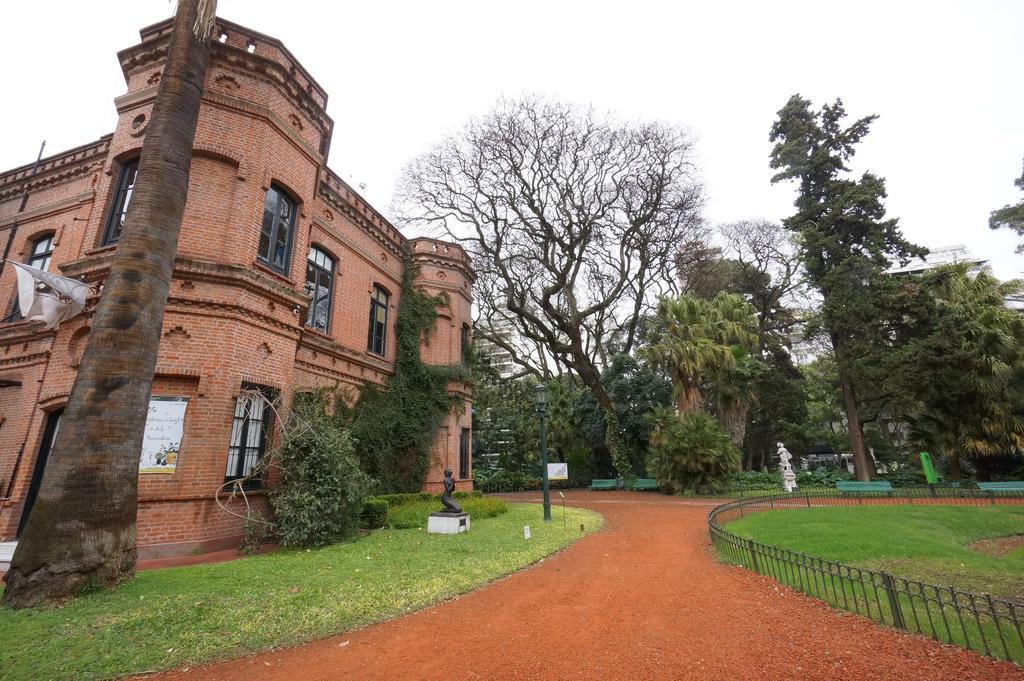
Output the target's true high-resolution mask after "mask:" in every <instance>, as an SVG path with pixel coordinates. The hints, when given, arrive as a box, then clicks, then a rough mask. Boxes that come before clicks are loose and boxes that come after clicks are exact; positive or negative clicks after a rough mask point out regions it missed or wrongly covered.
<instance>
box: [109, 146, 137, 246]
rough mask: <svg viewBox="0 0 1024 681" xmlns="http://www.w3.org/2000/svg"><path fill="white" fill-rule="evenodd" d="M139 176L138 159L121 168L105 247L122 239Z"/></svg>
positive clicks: (111, 208)
mask: <svg viewBox="0 0 1024 681" xmlns="http://www.w3.org/2000/svg"><path fill="white" fill-rule="evenodd" d="M138 174H139V161H138V159H136V160H134V161H129V162H128V163H125V164H124V165H123V166H122V167H121V175H120V176H119V177H118V179H117V194H115V195H114V203H113V204H111V206H110V216H109V217H108V218H107V228H106V230H105V231H104V232H103V245H104V246H106V245H107V244H114V243H117V241H118V239H120V238H121V229H122V228H123V227H124V216H125V215H126V214H127V213H128V204H129V203H131V201H132V191H133V190H134V189H135V179H136V176H137V175H138Z"/></svg>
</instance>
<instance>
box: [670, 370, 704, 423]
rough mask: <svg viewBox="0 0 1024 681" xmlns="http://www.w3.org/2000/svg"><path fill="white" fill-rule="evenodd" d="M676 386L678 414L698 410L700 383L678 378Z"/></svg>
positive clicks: (699, 405)
mask: <svg viewBox="0 0 1024 681" xmlns="http://www.w3.org/2000/svg"><path fill="white" fill-rule="evenodd" d="M676 386H677V388H676V411H678V412H679V416H683V415H684V414H690V413H692V412H695V411H700V410H701V403H700V402H701V400H700V385H699V384H695V383H691V382H689V381H687V380H686V379H685V378H683V379H678V382H677V384H676Z"/></svg>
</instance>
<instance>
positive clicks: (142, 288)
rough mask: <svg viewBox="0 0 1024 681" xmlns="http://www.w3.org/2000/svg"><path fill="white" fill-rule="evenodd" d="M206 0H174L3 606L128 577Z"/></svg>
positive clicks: (203, 62) (201, 66) (209, 19)
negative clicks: (114, 241) (119, 212)
mask: <svg viewBox="0 0 1024 681" xmlns="http://www.w3.org/2000/svg"><path fill="white" fill-rule="evenodd" d="M215 13H216V2H215V1H214V0H178V7H177V12H176V14H175V18H174V27H173V31H172V33H171V37H170V46H169V49H168V53H167V63H166V64H165V66H164V71H163V77H162V78H161V80H160V86H159V89H158V90H157V95H156V101H155V103H154V105H153V114H152V118H151V123H150V125H149V128H148V129H147V131H146V139H145V143H144V144H143V148H142V157H141V159H140V161H139V173H138V182H137V183H136V185H135V190H134V193H133V195H132V202H131V205H130V206H129V208H128V214H127V216H126V220H125V225H124V231H123V234H122V237H121V239H120V242H119V243H118V247H117V251H116V253H115V255H114V258H113V262H112V263H111V266H110V274H109V276H108V277H107V280H106V284H105V287H104V290H103V294H102V295H101V296H100V300H99V304H98V305H97V308H96V314H95V317H94V319H93V323H92V331H91V332H90V334H89V340H88V343H87V345H86V349H85V352H84V354H83V356H82V362H81V365H80V367H79V369H78V375H77V377H76V378H75V384H74V387H73V388H72V390H71V396H70V397H69V398H68V404H67V407H66V409H65V411H64V415H63V417H62V419H61V424H60V430H59V432H58V434H57V436H56V439H55V441H54V443H53V448H52V451H51V454H50V458H49V460H48V462H47V467H46V474H45V476H44V478H43V483H42V487H41V488H40V490H39V495H38V497H37V498H36V502H35V505H34V506H33V508H32V512H31V515H30V516H29V519H28V524H27V525H26V527H25V530H24V532H23V534H22V536H21V539H20V540H19V542H18V548H17V550H16V551H15V553H14V558H13V559H12V561H11V568H10V570H9V571H8V572H7V575H6V577H5V578H4V579H5V581H6V582H7V590H6V591H5V592H4V596H3V602H4V603H5V604H8V605H12V606H14V607H26V606H32V605H35V604H38V603H41V602H45V601H61V600H64V599H67V598H69V597H71V596H74V595H75V594H76V593H77V592H78V591H80V590H81V589H82V588H83V587H85V586H88V585H91V584H104V585H110V584H115V583H117V582H119V581H121V580H123V579H126V578H129V577H131V576H132V575H133V574H134V572H135V560H136V551H135V516H136V510H137V499H138V470H139V452H140V451H141V448H142V436H143V431H144V430H145V426H146V414H147V411H148V406H149V397H150V389H151V387H152V383H153V373H154V371H155V369H156V359H157V350H158V347H159V345H160V331H161V325H162V322H163V316H164V306H165V304H166V301H167V294H168V290H169V288H170V283H171V272H172V269H173V266H174V257H175V254H176V253H177V249H178V234H179V232H180V231H181V219H182V215H183V213H184V211H185V200H186V197H187V193H188V178H189V169H190V166H191V160H192V146H193V142H194V140H195V131H196V124H197V121H198V119H199V105H200V100H201V99H202V94H203V81H204V80H205V77H206V67H207V63H208V61H209V36H210V32H211V30H212V28H213V22H214V15H215Z"/></svg>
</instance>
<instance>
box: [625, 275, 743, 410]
mask: <svg viewBox="0 0 1024 681" xmlns="http://www.w3.org/2000/svg"><path fill="white" fill-rule="evenodd" d="M756 343H757V321H756V319H755V315H754V309H753V308H752V307H751V306H750V305H749V304H748V303H746V302H745V301H744V300H743V298H741V297H740V296H738V295H736V294H734V293H719V294H718V295H716V296H715V297H714V298H712V299H711V300H705V299H702V298H697V297H694V296H690V295H682V296H679V297H678V298H662V299H661V300H660V301H659V303H658V312H657V316H656V322H655V328H654V329H652V331H651V342H650V344H649V345H648V346H647V347H646V348H644V349H643V350H642V352H643V354H644V355H645V356H646V357H647V358H648V359H649V360H651V361H653V362H654V363H656V364H659V365H661V366H662V367H664V368H665V369H666V370H667V371H668V373H669V376H670V378H671V379H672V388H673V392H674V393H675V397H676V410H677V411H678V412H679V415H680V416H682V415H684V414H688V413H691V412H694V411H701V410H702V409H703V407H702V403H701V395H700V390H701V386H702V385H703V384H704V382H705V377H706V376H708V375H710V374H712V373H715V372H720V371H725V370H729V369H731V368H733V367H734V366H735V362H736V360H735V357H734V355H733V351H732V346H733V345H738V346H742V347H747V346H751V347H752V346H754V345H756Z"/></svg>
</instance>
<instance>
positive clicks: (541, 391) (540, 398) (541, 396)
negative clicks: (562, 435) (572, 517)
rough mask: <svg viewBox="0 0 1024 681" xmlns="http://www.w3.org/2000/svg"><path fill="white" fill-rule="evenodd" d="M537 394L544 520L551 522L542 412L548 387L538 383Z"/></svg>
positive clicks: (545, 434) (545, 405) (546, 451)
mask: <svg viewBox="0 0 1024 681" xmlns="http://www.w3.org/2000/svg"><path fill="white" fill-rule="evenodd" d="M534 390H536V395H537V416H538V417H539V418H540V470H541V475H543V476H544V477H543V480H544V521H545V522H551V494H550V491H549V490H548V434H547V431H546V430H544V413H545V412H546V411H547V405H548V387H547V386H546V385H544V384H543V383H538V384H537V387H536V388H535V389H534Z"/></svg>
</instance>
